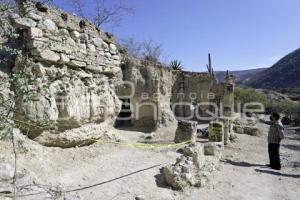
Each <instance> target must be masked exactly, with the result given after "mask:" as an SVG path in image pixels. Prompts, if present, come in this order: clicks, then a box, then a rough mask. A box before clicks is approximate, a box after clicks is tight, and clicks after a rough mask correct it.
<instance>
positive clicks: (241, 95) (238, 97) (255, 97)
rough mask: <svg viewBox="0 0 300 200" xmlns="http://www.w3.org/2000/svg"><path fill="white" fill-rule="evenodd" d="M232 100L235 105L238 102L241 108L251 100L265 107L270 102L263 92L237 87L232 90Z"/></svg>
mask: <svg viewBox="0 0 300 200" xmlns="http://www.w3.org/2000/svg"><path fill="white" fill-rule="evenodd" d="M234 100H235V105H236V106H237V105H238V104H240V105H241V107H242V108H243V106H244V104H246V103H251V102H258V103H261V104H263V105H264V106H265V107H267V106H268V105H269V104H270V102H269V101H268V99H267V96H266V95H265V94H264V93H262V92H259V91H257V90H255V89H252V88H247V89H245V88H240V87H237V88H236V89H235V92H234Z"/></svg>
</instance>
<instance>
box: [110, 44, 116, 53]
mask: <svg viewBox="0 0 300 200" xmlns="http://www.w3.org/2000/svg"><path fill="white" fill-rule="evenodd" d="M109 49H110V53H112V54H116V53H117V46H116V45H115V44H110V45H109Z"/></svg>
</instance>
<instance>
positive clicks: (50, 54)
mask: <svg viewBox="0 0 300 200" xmlns="http://www.w3.org/2000/svg"><path fill="white" fill-rule="evenodd" d="M40 57H41V58H42V59H43V60H45V61H49V62H57V61H59V60H60V56H59V54H57V53H55V52H54V51H51V50H48V49H46V50H44V51H42V52H41V53H40Z"/></svg>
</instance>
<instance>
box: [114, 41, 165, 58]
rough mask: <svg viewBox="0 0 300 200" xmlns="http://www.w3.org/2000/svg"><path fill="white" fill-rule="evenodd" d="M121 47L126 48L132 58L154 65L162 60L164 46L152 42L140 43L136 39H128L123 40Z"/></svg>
mask: <svg viewBox="0 0 300 200" xmlns="http://www.w3.org/2000/svg"><path fill="white" fill-rule="evenodd" d="M120 46H122V47H124V48H125V49H126V51H127V53H128V54H129V55H130V56H133V57H136V58H141V59H145V60H146V61H150V62H154V63H156V62H160V61H161V60H162V56H163V48H162V45H160V44H156V43H154V42H153V41H152V40H147V41H144V42H139V41H137V40H135V39H134V38H128V39H123V40H121V41H120Z"/></svg>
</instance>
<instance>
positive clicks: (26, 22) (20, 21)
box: [12, 15, 37, 29]
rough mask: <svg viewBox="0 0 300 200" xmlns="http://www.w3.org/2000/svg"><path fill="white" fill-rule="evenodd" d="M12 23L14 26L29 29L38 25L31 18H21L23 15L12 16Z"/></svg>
mask: <svg viewBox="0 0 300 200" xmlns="http://www.w3.org/2000/svg"><path fill="white" fill-rule="evenodd" d="M12 23H13V26H14V27H16V28H21V29H28V28H31V27H35V26H36V25H37V23H36V22H35V21H33V20H32V19H30V18H27V17H23V18H21V17H16V16H15V15H14V17H12Z"/></svg>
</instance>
